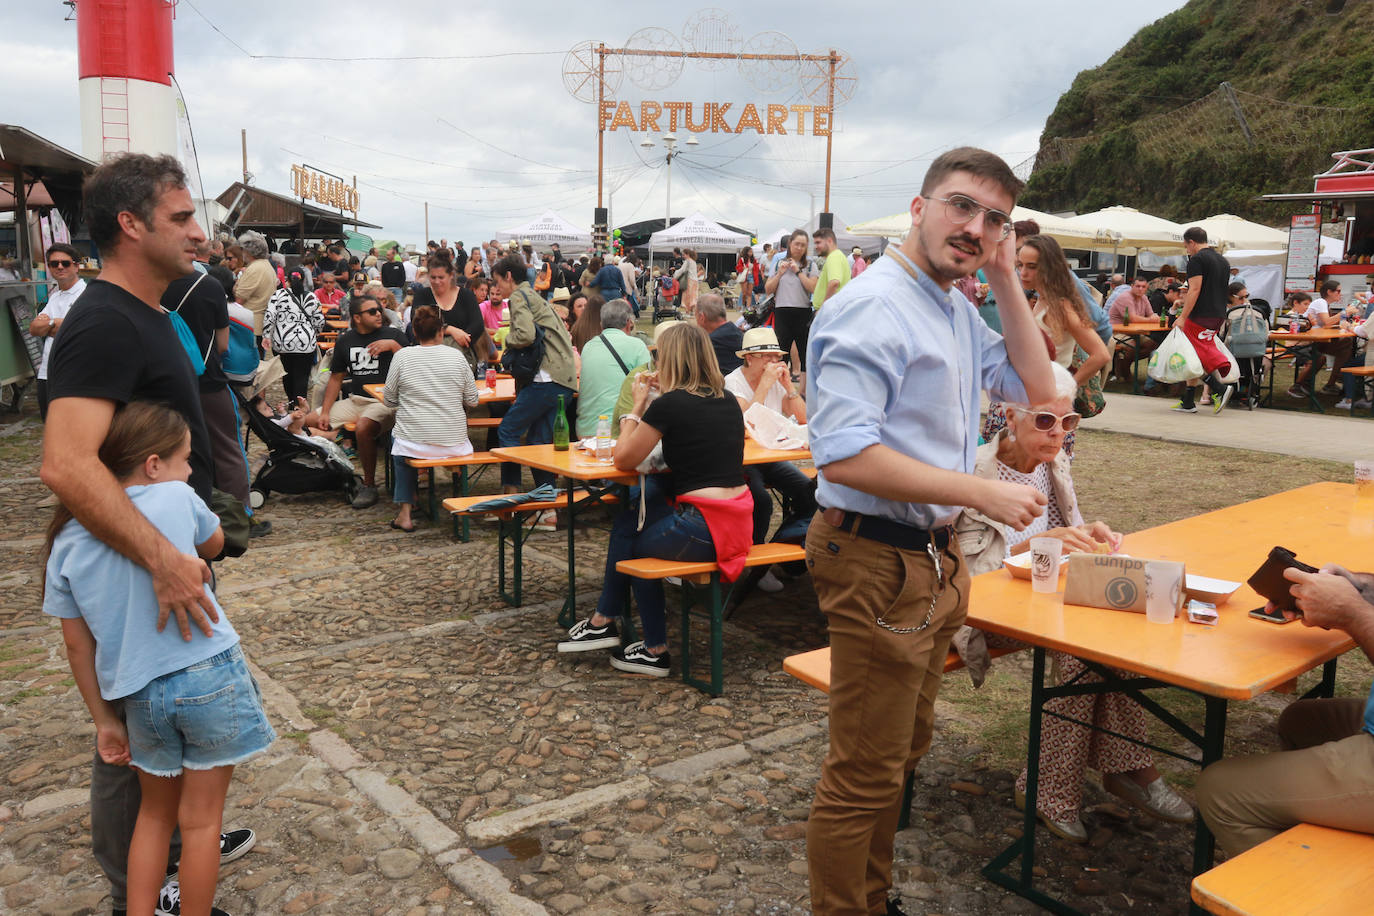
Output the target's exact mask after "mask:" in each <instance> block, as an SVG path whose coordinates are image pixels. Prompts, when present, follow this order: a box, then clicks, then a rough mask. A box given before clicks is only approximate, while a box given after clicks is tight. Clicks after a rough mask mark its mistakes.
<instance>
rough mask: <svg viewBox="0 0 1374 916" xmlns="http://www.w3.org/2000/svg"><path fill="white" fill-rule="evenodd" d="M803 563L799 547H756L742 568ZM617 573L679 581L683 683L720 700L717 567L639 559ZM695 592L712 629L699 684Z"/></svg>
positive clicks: (721, 620) (721, 612)
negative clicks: (705, 677)
mask: <svg viewBox="0 0 1374 916" xmlns="http://www.w3.org/2000/svg"><path fill="white" fill-rule="evenodd" d="M804 559H806V548H804V547H802V546H801V545H800V544H779V543H771V544H755V545H754V546H753V547H751V548H749V556H748V557H747V558H746V559H745V561H744V565H745V566H746V567H751V566H771V565H773V564H774V563H792V562H795V561H797V560H804ZM615 568H616V570H617V571H618V572H621V573H624V574H625V575H627V576H631V577H633V578H635V579H667V578H669V577H676V578H679V579H681V580H682V680H683V682H684V683H687V684H691V685H692V686H693V687H695V688H697V689H698V690H702V691H705V692H707V693H709V694H711V695H712V696H720V695H721V692H722V690H723V689H724V678H725V672H724V668H725V629H724V625H725V599H724V597H723V596H722V595H721V588H720V566H719V565H717V564H716V563H710V562H707V563H685V562H677V561H675V560H660V559H656V558H654V557H642V558H640V559H635V560H621V561H620V562H619V563H617V564H615ZM697 591H702V592H704V597H705V612H704V613H703V614H701V615H700V616H703V617H706V618H707V619H708V620H709V621H710V625H711V679H710V680H709V681H702V680H698V679H697V678H694V677H693V676H692V640H691V636H692V625H691V619H692V616H693V615H692V605H693V603H694V602H693V598H694V597H695V593H696V592H697Z"/></svg>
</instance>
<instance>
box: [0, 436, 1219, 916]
mask: <svg viewBox="0 0 1374 916" xmlns="http://www.w3.org/2000/svg"><path fill="white" fill-rule="evenodd" d="M7 422H8V425H3V426H0V549H3V551H4V556H5V557H6V558H7V561H6V562H5V564H4V566H3V568H0V902H3V906H0V910H3V911H4V912H6V913H15V914H31V913H33V914H45V916H56V914H62V916H74V914H81V913H106V912H108V909H109V899H108V896H107V893H106V884H105V882H104V879H103V876H102V875H101V874H100V873H99V870H98V869H97V867H96V866H95V864H94V862H93V860H92V859H91V857H90V854H89V841H90V836H89V830H90V820H89V816H88V812H87V806H86V793H87V786H88V779H89V760H90V755H91V744H92V742H91V735H92V734H93V729H92V727H91V726H90V725H89V722H88V720H87V716H86V712H85V708H84V706H83V705H82V703H81V699H80V696H79V695H78V693H77V691H76V689H75V687H74V686H73V685H72V681H71V678H70V676H69V672H68V670H67V666H66V662H65V659H64V656H63V652H62V646H61V638H60V633H59V631H58V629H57V628H56V627H55V626H54V625H53V624H52V623H51V622H50V621H48V620H46V619H45V618H43V617H42V615H41V614H40V613H39V610H38V608H39V606H40V598H39V595H40V586H41V577H40V571H39V568H38V561H39V552H40V549H41V543H42V536H43V531H44V527H45V521H46V518H47V513H48V511H49V510H47V509H42V508H39V507H37V505H36V504H37V502H38V501H39V500H41V499H42V498H43V497H44V496H45V495H46V491H45V490H44V489H43V487H42V486H41V484H40V483H39V481H38V479H37V476H36V475H37V469H38V460H39V459H38V454H39V428H38V424H37V420H36V418H35V417H32V416H27V415H26V416H25V417H24V418H23V419H21V420H18V421H16V420H15V419H14V418H13V415H11V416H10V417H9V418H8V420H7ZM493 477H494V475H490V474H489V475H487V479H486V480H484V481H483V482H482V483H481V484H480V485H479V492H480V491H481V489H483V488H485V489H491V488H493V487H494V486H495V481H494V480H493V479H492V478H493ZM440 486H441V487H445V488H446V487H447V481H446V480H441V482H440ZM262 515H263V517H265V518H267V519H269V520H270V521H271V522H272V523H273V525H274V527H275V530H274V532H273V533H272V534H271V535H270V536H268V537H266V538H264V539H262V540H259V541H255V542H254V544H253V547H252V549H251V550H250V551H249V552H248V554H247V555H246V556H245V557H243V558H241V559H238V560H233V561H229V562H226V563H222V564H219V566H218V570H217V571H218V576H219V594H220V596H221V599H222V602H223V604H224V605H225V607H226V609H227V612H228V614H229V616H230V619H231V620H233V622H234V625H235V627H236V628H237V629H238V630H239V632H240V634H241V635H242V638H243V645H244V648H245V651H246V652H247V654H248V655H249V657H250V659H251V660H252V661H253V663H254V665H255V669H256V671H257V673H258V677H259V680H260V681H261V683H262V686H263V690H264V694H265V698H266V701H267V705H268V710H269V714H270V716H271V717H272V720H273V722H274V724H275V725H276V727H277V730H278V732H279V733H280V734H281V740H279V741H278V742H277V743H276V744H275V745H274V747H273V748H272V750H271V752H270V753H269V754H268V755H266V756H265V757H263V758H260V759H258V760H255V761H252V762H250V763H249V764H247V765H245V766H243V767H240V768H239V771H238V773H236V775H235V779H234V783H233V787H232V789H231V791H230V796H229V802H228V807H227V810H226V824H227V825H228V826H250V827H252V828H253V829H255V830H256V831H257V832H258V834H259V842H258V845H257V848H256V849H255V850H253V852H251V853H250V854H249V855H247V856H246V857H244V858H243V859H241V860H239V861H238V862H235V863H233V864H231V865H229V866H227V867H226V868H225V869H224V871H223V873H222V875H221V881H220V891H219V898H218V901H217V902H218V904H219V905H220V906H221V907H223V908H225V909H226V910H228V911H229V912H231V913H233V914H235V916H243V914H264V913H307V912H309V913H340V914H368V913H375V914H392V913H396V914H405V916H422V914H424V916H438V914H445V913H472V912H488V913H493V914H506V913H515V914H521V913H584V914H632V913H648V912H652V913H697V912H700V913H770V914H772V913H778V914H781V913H805V912H807V911H808V909H809V907H808V905H807V882H806V868H805V861H806V850H805V837H804V834H805V821H806V817H807V809H808V806H809V804H810V801H811V796H812V791H813V787H814V783H815V779H816V776H817V774H818V773H819V769H820V762H821V758H822V757H823V755H824V753H825V747H826V741H827V735H826V719H825V699H824V697H823V696H821V695H820V694H818V693H817V692H815V691H813V690H810V689H808V688H806V687H804V686H802V685H801V684H799V683H797V682H796V681H794V680H793V679H791V678H789V677H787V676H786V675H784V674H783V673H782V670H781V661H782V659H783V658H784V657H785V656H786V655H789V654H792V653H794V652H797V651H801V650H804V649H808V648H814V647H816V646H819V645H824V644H825V641H826V636H825V628H824V622H823V620H822V619H821V617H820V615H819V613H818V611H817V608H816V602H815V597H814V594H813V593H812V592H811V591H810V586H809V583H808V581H807V580H806V578H805V577H802V578H800V579H797V580H793V581H791V582H789V583H788V585H787V587H786V589H785V590H784V591H783V592H781V593H780V594H778V595H775V596H774V595H763V594H761V593H755V594H754V595H753V596H751V597H750V598H749V600H748V601H747V602H746V603H745V604H744V605H743V607H742V608H741V609H740V611H739V612H738V614H736V615H735V616H734V617H733V618H732V619H731V621H730V622H729V623H728V624H727V629H726V633H727V650H726V664H727V669H728V671H727V676H726V681H725V695H724V696H723V697H720V698H711V697H708V696H706V695H704V694H702V693H700V692H698V691H697V690H695V689H693V688H690V687H687V686H685V685H684V684H682V683H681V681H679V680H677V679H676V678H669V679H663V680H655V679H646V678H636V677H629V676H625V675H621V674H619V673H617V672H614V671H613V670H612V669H610V667H609V666H608V665H607V664H606V661H605V658H604V657H603V656H601V655H599V654H584V655H574V656H562V657H560V656H559V655H557V654H556V653H555V652H554V651H553V644H554V642H556V640H557V639H558V638H559V636H560V630H559V628H558V627H557V624H556V622H555V617H556V615H557V613H558V610H559V608H560V607H561V604H562V595H563V589H564V576H565V572H564V570H565V563H566V559H565V552H564V550H565V544H566V540H565V537H566V536H565V534H564V532H562V531H559V532H558V533H557V534H549V533H540V534H536V535H534V536H533V537H532V538H531V539H530V541H529V542H528V544H527V548H526V552H525V557H526V563H527V568H526V575H525V596H524V598H525V603H524V606H523V607H520V608H511V607H509V606H507V605H506V604H505V603H504V602H503V601H502V600H501V599H500V597H499V595H498V593H497V585H496V562H495V556H496V550H495V537H494V528H492V527H491V526H486V525H481V524H474V525H473V532H474V538H473V541H472V543H469V544H460V543H458V542H457V541H456V540H454V539H453V538H452V536H451V534H450V531H449V528H448V525H447V524H446V523H441V524H438V525H436V524H433V523H430V524H427V525H424V526H423V527H422V528H421V529H420V530H419V531H418V532H416V533H415V534H410V535H407V534H402V533H398V532H395V531H392V530H391V529H389V528H388V527H387V524H386V522H387V520H388V519H389V518H390V517H391V507H390V506H389V505H387V504H386V503H383V504H380V505H378V506H377V507H375V508H373V509H369V510H365V511H361V512H359V511H354V510H352V509H351V508H349V507H348V506H346V505H345V504H344V503H343V502H342V500H341V499H339V498H337V497H334V496H330V495H327V494H316V495H310V496H301V497H277V496H274V497H273V498H272V499H271V500H270V501H269V502H268V504H267V506H266V507H264V509H263V510H262ZM586 534H587V536H586V537H582V536H581V534H579V547H578V553H577V560H578V570H579V596H580V603H581V605H582V606H583V608H584V612H585V611H586V610H589V609H590V608H591V606H592V602H593V601H594V600H595V595H596V591H597V587H598V586H599V583H600V579H601V566H602V562H603V560H604V544H605V534H604V531H589V532H587V533H586ZM673 597H674V596H672V595H670V607H672V606H673V605H672V598H673ZM670 632H671V633H672V641H673V643H674V644H675V645H676V644H677V643H678V642H679V637H678V633H677V630H676V628H675V627H673V628H672V629H671V630H670ZM701 648H702V650H704V643H703V645H702V647H701ZM999 664H1019V662H1018V661H1017V659H1016V658H1015V657H1012V658H1009V659H1004V660H1003V661H1002V662H1000V663H999ZM1027 669H1028V665H1027ZM951 715H952V710H951V708H950V707H948V706H947V705H944V704H942V706H941V709H940V721H941V723H942V724H945V725H948V724H950V716H951ZM981 757H982V754H981V748H980V747H979V745H978V744H977V736H976V733H975V734H974V735H973V736H972V737H961V736H960V735H959V734H957V733H956V730H953V729H942V730H941V731H939V732H937V736H936V742H935V747H934V749H933V751H932V753H931V755H930V757H929V758H928V759H927V760H926V761H925V763H924V764H923V766H922V768H921V770H920V771H919V774H918V776H919V779H918V786H917V793H916V797H915V805H914V812H915V813H914V816H913V826H912V827H911V828H910V829H908V830H905V831H903V832H902V833H900V834H899V837H898V854H897V879H898V883H897V887H898V889H899V890H900V892H901V893H902V895H903V899H904V901H905V903H904V905H905V907H906V909H907V911H908V912H909V913H913V914H920V913H939V914H945V916H959V914H983V913H990V912H995V911H1002V912H1007V913H1028V912H1034V911H1035V907H1033V906H1032V905H1031V904H1029V903H1028V902H1026V901H1024V900H1021V899H1020V898H1018V897H1015V896H1013V895H1011V894H1009V893H1006V892H1004V891H1002V890H1001V889H1000V888H998V887H996V886H995V885H993V884H991V883H990V882H989V881H987V880H986V879H985V878H983V877H982V876H981V875H980V874H979V869H980V868H981V867H982V866H983V865H984V864H985V863H986V862H987V861H988V859H990V858H991V857H992V855H993V854H994V853H995V852H996V851H997V850H998V849H1000V848H1001V847H1003V846H1005V845H1006V844H1007V843H1008V842H1010V839H1011V838H1012V837H1013V836H1015V835H1017V831H1018V830H1019V825H1020V814H1019V813H1018V812H1017V811H1016V810H1015V809H1014V808H1013V807H1012V805H1011V800H1010V796H1011V782H1012V778H1013V776H1014V774H1012V773H1009V772H1006V771H995V770H989V769H987V768H986V767H985V766H984V764H982V763H981V762H980V759H981ZM1109 798H1110V796H1105V795H1104V794H1103V793H1102V791H1101V789H1100V787H1097V786H1095V785H1094V786H1090V787H1089V789H1088V794H1087V800H1088V802H1089V805H1090V807H1089V808H1088V809H1087V811H1086V813H1085V819H1086V820H1087V821H1088V825H1089V828H1090V830H1091V831H1092V834H1093V843H1092V844H1091V845H1090V846H1088V847H1072V846H1068V845H1066V844H1064V843H1061V842H1059V841H1057V840H1048V839H1045V840H1043V841H1042V844H1041V847H1040V848H1041V856H1042V859H1041V861H1042V862H1043V863H1044V868H1043V870H1044V872H1045V874H1046V877H1047V878H1048V880H1049V886H1050V888H1051V890H1052V891H1054V892H1056V893H1059V894H1061V895H1066V896H1068V897H1070V898H1071V899H1072V900H1073V901H1074V902H1075V903H1076V904H1077V905H1079V906H1081V907H1083V908H1084V909H1085V910H1086V911H1087V912H1090V913H1125V912H1135V911H1140V910H1145V911H1149V912H1160V913H1170V912H1182V911H1183V909H1184V907H1185V902H1186V887H1187V866H1188V850H1189V849H1190V848H1191V837H1192V834H1191V830H1189V829H1185V828H1180V827H1174V826H1165V825H1162V824H1157V823H1155V822H1151V821H1147V820H1143V819H1141V818H1138V817H1135V816H1133V815H1131V814H1129V813H1127V812H1126V811H1124V810H1122V809H1121V808H1120V807H1118V806H1116V805H1115V804H1112V803H1110V802H1109V801H1107V799H1109ZM1041 835H1042V836H1043V832H1042V834H1041Z"/></svg>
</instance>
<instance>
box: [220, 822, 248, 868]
mask: <svg viewBox="0 0 1374 916" xmlns="http://www.w3.org/2000/svg"><path fill="white" fill-rule="evenodd" d="M257 842H258V835H257V834H256V833H254V832H253V831H251V830H249V829H248V828H247V827H242V828H240V829H238V830H230V831H228V832H227V833H221V834H220V835H219V864H220V866H221V867H222V866H225V865H228V864H229V863H230V862H233V861H234V860H235V859H242V858H243V857H244V856H246V855H248V850H250V849H252V848H253V847H254V846H255V845H256V844H257Z"/></svg>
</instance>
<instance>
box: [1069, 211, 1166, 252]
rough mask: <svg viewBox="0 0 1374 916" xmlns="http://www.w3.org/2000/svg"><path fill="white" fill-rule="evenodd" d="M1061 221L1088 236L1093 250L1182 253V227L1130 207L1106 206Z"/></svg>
mask: <svg viewBox="0 0 1374 916" xmlns="http://www.w3.org/2000/svg"><path fill="white" fill-rule="evenodd" d="M1064 222H1066V223H1068V224H1069V225H1070V226H1072V227H1074V228H1076V229H1082V230H1085V231H1087V232H1088V233H1089V234H1091V235H1092V236H1093V238H1094V239H1095V240H1096V243H1097V244H1096V245H1095V246H1094V247H1100V248H1104V249H1105V248H1112V249H1113V250H1117V251H1122V252H1126V253H1129V252H1127V251H1126V250H1127V249H1132V248H1133V249H1136V250H1137V251H1139V250H1146V251H1154V252H1157V253H1159V254H1178V253H1180V252H1182V251H1183V230H1184V227H1183V226H1180V225H1179V224H1178V223H1172V222H1170V221H1169V220H1167V219H1163V218H1162V217H1158V216H1151V215H1150V214H1148V213H1141V212H1140V211H1139V210H1136V209H1135V208H1133V207H1107V208H1106V209H1104V210H1098V211H1096V212H1094V213H1083V214H1080V215H1078V216H1070V217H1068V218H1067V219H1065V220H1064Z"/></svg>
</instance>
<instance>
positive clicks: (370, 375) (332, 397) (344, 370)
mask: <svg viewBox="0 0 1374 916" xmlns="http://www.w3.org/2000/svg"><path fill="white" fill-rule="evenodd" d="M349 313H350V317H351V320H352V323H353V326H352V327H351V328H349V329H348V330H347V331H344V332H343V333H342V334H340V335H339V339H338V341H337V342H336V343H335V344H334V355H333V358H332V360H331V361H330V363H329V384H327V385H326V386H325V389H324V401H323V403H321V404H320V428H321V429H332V428H333V426H346V425H348V424H349V423H356V424H357V426H356V428H355V430H354V436H355V437H356V439H357V443H358V459H359V461H360V462H361V463H362V466H363V485H362V486H361V487H360V488H359V489H358V493H357V495H356V496H354V497H353V508H355V509H366V508H367V507H368V506H372V505H375V504H376V502H377V484H376V477H375V475H376V472H377V440H378V439H380V438H381V437H382V435H383V434H384V433H385V432H386V431H387V430H388V429H390V428H391V425H392V423H393V422H394V421H395V417H396V411H394V410H392V409H391V408H389V407H386V406H384V405H383V404H382V402H381V401H379V400H377V399H376V398H374V397H373V396H372V395H370V394H368V393H367V389H366V388H364V387H363V386H365V385H382V384H385V383H386V374H387V372H388V371H389V370H390V369H391V357H392V356H393V355H394V354H395V353H396V351H397V350H399V349H401V348H402V347H404V346H405V345H406V337H405V334H403V333H401V332H400V331H398V330H396V329H395V328H388V327H385V324H386V319H385V317H383V315H382V304H381V303H380V302H379V301H377V297H376V296H375V295H373V294H372V293H364V294H363V295H361V296H359V297H357V298H355V299H353V300H351V301H350V303H349ZM340 393H342V394H343V397H342V398H341V397H340V396H339V395H340ZM331 424H332V425H331Z"/></svg>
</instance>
